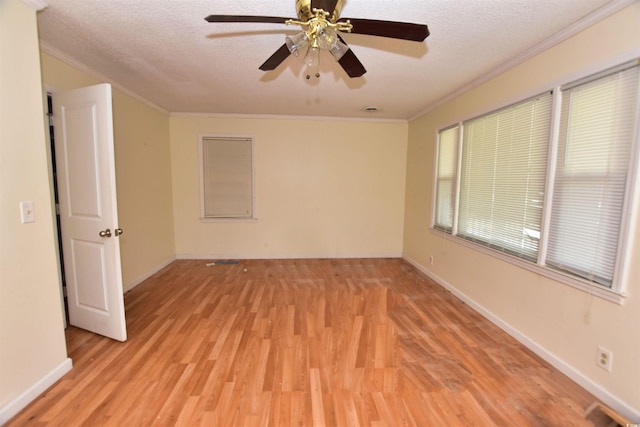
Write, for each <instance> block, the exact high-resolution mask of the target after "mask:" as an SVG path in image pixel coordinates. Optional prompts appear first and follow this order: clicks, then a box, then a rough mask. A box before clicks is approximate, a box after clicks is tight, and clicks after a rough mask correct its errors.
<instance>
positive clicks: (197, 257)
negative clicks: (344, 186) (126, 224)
mask: <svg viewBox="0 0 640 427" xmlns="http://www.w3.org/2000/svg"><path fill="white" fill-rule="evenodd" d="M357 258H402V253H400V252H391V253H385V254H311V255H309V254H305V255H292V254H281V255H274V254H269V255H265V254H262V255H260V254H249V255H248V254H247V253H245V252H243V253H242V254H231V253H219V254H177V255H176V259H178V260H212V259H235V260H256V259H268V260H279V259H287V260H292V259H357Z"/></svg>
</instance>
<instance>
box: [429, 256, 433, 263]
mask: <svg viewBox="0 0 640 427" xmlns="http://www.w3.org/2000/svg"><path fill="white" fill-rule="evenodd" d="M429 264H430V265H433V255H431V256H430V257H429Z"/></svg>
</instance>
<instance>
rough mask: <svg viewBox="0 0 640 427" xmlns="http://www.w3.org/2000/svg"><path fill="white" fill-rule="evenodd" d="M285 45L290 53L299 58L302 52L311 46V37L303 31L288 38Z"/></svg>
mask: <svg viewBox="0 0 640 427" xmlns="http://www.w3.org/2000/svg"><path fill="white" fill-rule="evenodd" d="M285 43H286V45H287V49H289V52H291V53H292V54H293V55H294V56H298V55H299V54H300V51H301V50H303V49H304V48H305V47H307V46H308V45H309V37H308V36H307V34H306V33H305V32H304V31H302V32H299V33H298V34H296V35H294V36H291V37H289V36H287V37H286V38H285Z"/></svg>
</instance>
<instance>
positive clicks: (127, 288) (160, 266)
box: [124, 257, 176, 293]
mask: <svg viewBox="0 0 640 427" xmlns="http://www.w3.org/2000/svg"><path fill="white" fill-rule="evenodd" d="M175 260H176V257H170V258H167V259H166V260H164V261H162V262H161V263H160V264H158V265H157V266H155V267H154V268H152V269H151V270H149V271H148V272H146V273H144V274H142V275H140V276H138V277H136V278H135V279H133V280H132V281H130V282H129V283H127V284H126V285H125V286H124V292H125V293H126V292H129V291H130V290H131V289H133V288H135V287H136V286H138V285H139V284H140V283H142V282H144V281H145V280H147V279H148V278H149V277H151V276H153V275H154V274H156V273H157V272H159V271H160V270H162V269H163V268H165V267H167V266H168V265H169V264H171V263H172V262H173V261H175Z"/></svg>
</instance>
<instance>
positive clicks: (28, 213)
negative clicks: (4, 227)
mask: <svg viewBox="0 0 640 427" xmlns="http://www.w3.org/2000/svg"><path fill="white" fill-rule="evenodd" d="M20 218H21V220H22V223H23V224H26V223H28V222H35V221H36V213H35V212H34V211H33V202H31V201H26V202H20Z"/></svg>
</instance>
